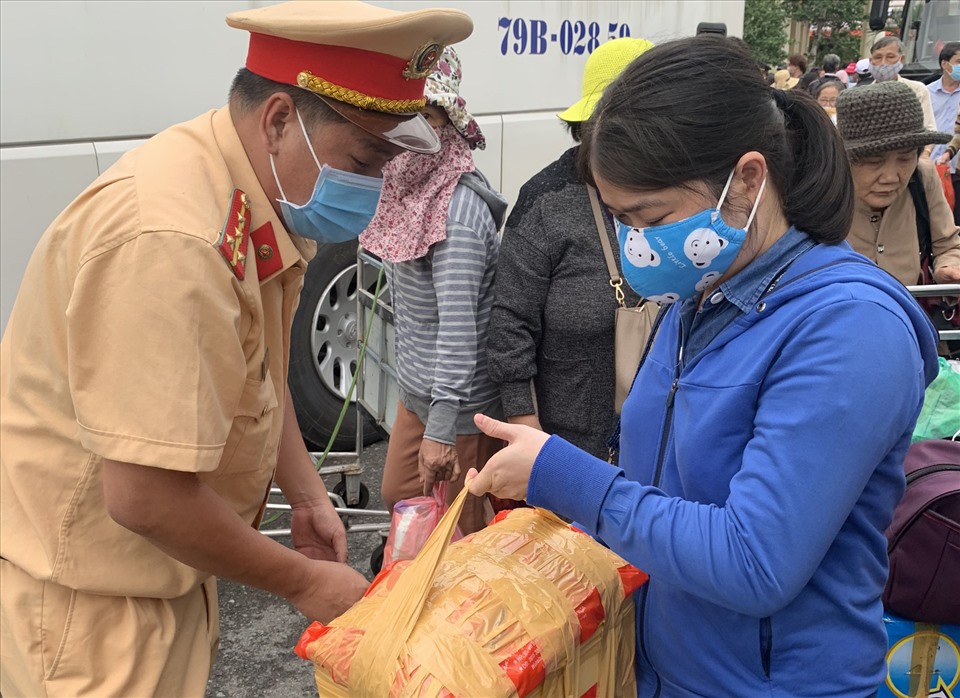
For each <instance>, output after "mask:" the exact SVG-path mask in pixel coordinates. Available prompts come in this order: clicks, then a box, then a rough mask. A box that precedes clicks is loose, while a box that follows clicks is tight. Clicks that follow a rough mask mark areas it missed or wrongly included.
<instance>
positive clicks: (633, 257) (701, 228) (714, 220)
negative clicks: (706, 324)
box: [617, 172, 767, 304]
mask: <svg viewBox="0 0 960 698" xmlns="http://www.w3.org/2000/svg"><path fill="white" fill-rule="evenodd" d="M732 181H733V172H731V173H730V176H729V177H727V183H726V185H725V186H724V187H723V193H721V194H720V201H718V202H717V206H716V208H712V209H710V208H708V209H704V210H703V211H701V212H700V213H695V214H694V215H692V216H690V217H689V218H685V219H683V220H682V221H677V222H675V223H668V224H666V225H658V226H654V227H652V228H631V227H630V226H628V225H626V224H624V223H620V224H619V229H618V231H617V237H618V239H619V242H620V266H621V269H622V271H623V277H624V278H625V279H626V280H627V283H628V284H630V287H631V288H632V289H633V290H634V291H636V292H637V293H638V294H639V295H640V296H642V297H644V298H647V299H649V300H652V301H656V302H658V303H663V304H669V303H676V302H677V301H679V300H682V299H685V298H690V297H691V296H693V295H694V294H695V293H697V292H702V291H703V290H704V289H706V288H707V287H708V286H710V284H712V283H714V282H715V281H716V280H717V279H719V278H720V277H721V276H723V273H724V272H725V271H727V269H729V268H730V265H731V264H732V263H733V260H734V259H735V258H736V256H737V253H738V252H739V251H740V247H741V246H742V245H743V241H744V240H745V239H746V238H747V230H749V229H750V224H751V223H752V222H753V217H754V216H755V215H756V213H757V207H758V206H759V205H760V198H761V197H762V196H763V190H764V188H765V187H766V185H767V178H766V177H764V178H763V181H762V182H761V183H760V191H759V192H757V200H756V201H755V202H754V204H753V210H752V211H750V216H749V218H747V225H746V227H745V228H734V227H732V226H729V225H727V224H726V223H725V222H724V220H723V217H722V216H721V215H720V207H721V206H723V201H724V199H726V197H727V192H728V191H729V190H730V182H732Z"/></svg>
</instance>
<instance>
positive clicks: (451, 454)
mask: <svg viewBox="0 0 960 698" xmlns="http://www.w3.org/2000/svg"><path fill="white" fill-rule="evenodd" d="M461 75H462V74H461V69H460V58H459V57H458V56H457V53H456V52H455V51H454V50H453V49H452V48H450V47H447V48H445V49H444V51H443V55H442V56H441V58H440V61H439V63H438V64H437V67H436V70H435V71H434V72H433V74H431V75H430V76H429V77H428V78H427V84H426V91H425V94H426V98H427V107H426V110H425V113H424V116H425V117H426V118H427V121H428V122H429V123H430V125H431V126H433V127H434V129H436V131H437V133H438V135H439V137H440V143H441V149H440V152H438V153H436V154H434V155H420V154H417V155H413V156H412V157H406V156H402V155H401V156H398V157H397V158H394V160H393V161H391V162H390V163H389V164H388V165H387V166H386V167H384V169H383V193H382V195H381V197H380V205H379V207H378V208H377V213H376V215H375V216H374V218H373V220H372V221H371V223H370V225H369V227H368V228H367V229H366V230H365V231H364V233H363V234H362V235H361V236H360V242H361V244H362V245H363V246H364V247H365V248H366V249H367V250H369V251H371V252H373V253H375V254H377V255H379V256H380V257H381V259H383V261H384V266H385V268H386V270H387V279H388V281H389V283H390V291H391V294H392V296H391V297H392V302H393V308H394V316H395V322H396V361H397V374H398V380H399V383H400V404H399V405H398V406H397V417H396V420H395V422H394V424H393V428H392V430H391V433H390V443H389V446H388V448H387V458H386V463H385V465H384V472H383V484H382V486H381V493H382V495H383V499H384V501H385V502H386V503H387V505H388V506H390V507H391V508H392V507H393V506H394V505H395V504H396V503H397V502H398V501H400V500H402V499H409V498H411V497H416V496H420V495H421V494H428V493H430V491H431V490H432V489H433V486H434V484H435V483H438V482H440V481H443V480H449V481H451V486H449V487H447V498H448V500H452V499H453V497H455V496H456V494H457V493H458V492H459V491H460V490H461V489H462V487H463V479H464V476H465V475H466V472H467V470H468V469H469V468H478V469H479V468H482V467H483V464H484V463H485V462H486V461H487V459H488V458H489V457H490V456H491V455H493V454H494V453H495V452H496V451H497V450H498V449H499V448H500V447H501V442H500V441H498V440H495V439H492V438H490V437H488V436H486V435H484V434H481V433H479V429H478V428H477V427H476V425H475V424H474V422H473V417H474V415H476V414H478V413H484V414H487V415H490V416H499V415H500V414H501V409H500V392H499V390H498V389H497V386H496V385H495V384H494V383H493V382H492V381H491V380H490V376H489V374H488V373H487V359H486V353H485V351H484V347H485V345H486V334H487V324H488V321H489V319H490V307H491V305H492V304H493V278H494V272H495V269H496V265H497V255H498V251H499V240H498V231H499V229H500V226H501V224H502V223H503V218H504V215H505V214H506V210H507V202H506V200H505V199H504V198H503V197H502V196H501V195H500V194H499V193H498V192H496V191H495V190H494V189H493V187H492V186H491V185H490V182H489V181H488V180H487V179H486V177H484V176H483V175H482V174H481V173H480V172H479V171H478V170H477V169H476V167H475V165H474V162H473V155H472V154H471V151H472V150H473V149H474V148H483V147H484V146H485V141H484V137H483V133H482V132H481V131H480V127H479V126H478V125H477V122H476V120H475V119H474V118H473V117H472V116H471V115H470V112H468V111H467V108H466V102H465V101H464V99H463V97H461V96H460V80H461ZM485 523H486V521H485V515H484V507H483V502H482V501H481V500H480V499H479V498H477V497H473V496H470V497H468V499H467V503H466V505H465V506H464V510H463V515H462V516H461V518H460V529H461V531H462V532H463V533H464V534H466V533H472V532H474V531H476V530H479V529H480V528H483V526H484V525H485Z"/></svg>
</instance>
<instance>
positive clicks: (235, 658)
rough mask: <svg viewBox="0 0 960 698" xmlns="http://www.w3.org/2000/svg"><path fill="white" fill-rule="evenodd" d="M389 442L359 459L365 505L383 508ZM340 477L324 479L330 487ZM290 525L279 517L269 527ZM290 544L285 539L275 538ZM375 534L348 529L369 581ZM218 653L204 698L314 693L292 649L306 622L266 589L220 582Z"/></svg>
mask: <svg viewBox="0 0 960 698" xmlns="http://www.w3.org/2000/svg"><path fill="white" fill-rule="evenodd" d="M386 453H387V442H386V441H380V442H378V443H375V444H373V445H371V446H368V447H366V448H365V449H364V450H363V453H362V454H361V457H360V465H361V467H362V468H363V474H362V475H361V478H360V481H361V482H362V483H363V484H364V485H366V486H367V488H368V489H369V490H370V501H369V503H368V505H367V507H366V508H367V509H372V510H376V509H384V508H385V507H384V504H383V500H382V499H381V497H380V481H381V479H382V477H383V462H384V458H385V457H386ZM339 480H340V477H339V476H328V477H325V478H324V481H325V482H326V484H327V488H328V489H333V487H334V485H336V484H337V482H339ZM356 520H357V522H358V523H359V522H367V523H383V522H386V518H385V517H384V518H378V519H374V518H362V519H361V518H358V519H356ZM273 527H275V528H277V529H280V528H289V522H288V521H284V520H283V519H281V520H280V521H277V522H276V523H275V524H272V525H271V528H273ZM277 540H278V541H279V542H281V543H283V544H285V545H290V539H289V537H281V538H277ZM380 540H381V539H380V536H379V534H377V533H363V532H348V533H347V545H348V549H349V563H350V565H351V566H352V567H353V568H354V569H356V570H357V571H359V572H360V573H361V574H364V575H366V577H367V578H368V579H371V580H372V579H373V574H372V572H371V570H370V556H371V554H372V553H373V552H374V550H375V549H376V548H377V546H378V545H379V544H380ZM217 589H218V592H219V595H220V652H219V654H218V655H217V661H216V663H215V664H214V667H213V671H212V673H211V675H210V681H209V682H208V683H207V693H206V698H280V697H281V696H282V697H284V698H288V697H291V696H316V695H317V685H316V682H315V681H314V677H313V665H312V664H311V663H309V662H306V661H304V660H302V659H300V658H299V657H297V655H296V654H294V652H293V648H294V646H295V645H296V644H297V640H299V639H300V635H301V634H302V633H303V631H304V630H305V629H306V627H307V625H308V624H309V623H308V622H307V620H306V619H305V618H304V617H303V616H302V615H300V613H299V611H297V610H296V609H295V608H294V607H293V606H291V605H290V604H289V603H287V602H286V601H285V600H283V599H282V598H279V597H277V596H273V595H271V594H268V593H267V592H264V591H260V590H259V589H253V588H251V587H245V586H242V585H240V584H234V583H233V582H230V581H227V580H223V579H221V580H219V581H218V584H217Z"/></svg>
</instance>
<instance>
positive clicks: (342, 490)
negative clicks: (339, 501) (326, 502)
mask: <svg viewBox="0 0 960 698" xmlns="http://www.w3.org/2000/svg"><path fill="white" fill-rule="evenodd" d="M333 493H334V494H335V495H337V496H339V497H342V498H343V501H344V502H346V503H347V506H348V507H349V508H351V509H366V508H367V504H369V503H370V490H368V489H367V486H366V485H364V484H363V483H362V482H361V483H360V499H359V500H358V501H357V503H356V504H351V503H350V502H349V501H347V483H346V482H344V481H343V480H340V482H338V483H337V484H336V485H334V486H333Z"/></svg>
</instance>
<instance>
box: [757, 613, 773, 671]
mask: <svg viewBox="0 0 960 698" xmlns="http://www.w3.org/2000/svg"><path fill="white" fill-rule="evenodd" d="M772 653H773V621H772V620H771V619H770V616H767V617H766V618H762V619H761V620H760V662H761V663H762V664H763V675H764V676H765V677H767V679H768V680H769V679H770V655H771V654H772Z"/></svg>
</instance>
